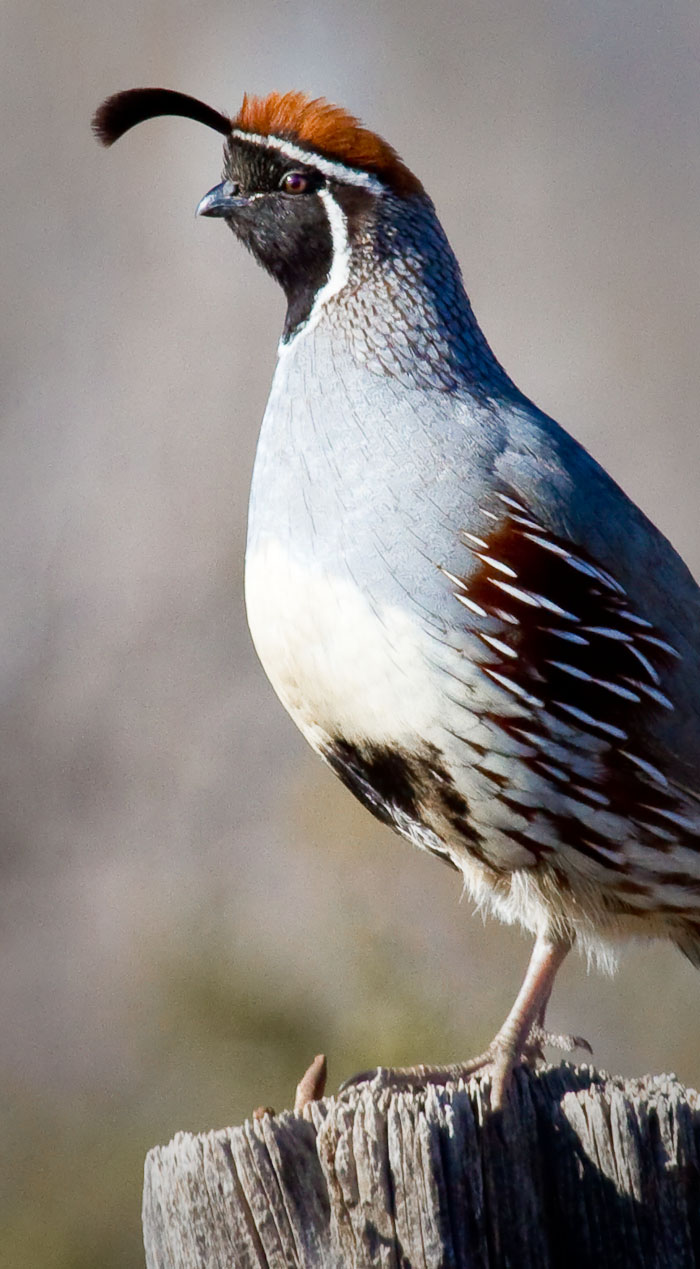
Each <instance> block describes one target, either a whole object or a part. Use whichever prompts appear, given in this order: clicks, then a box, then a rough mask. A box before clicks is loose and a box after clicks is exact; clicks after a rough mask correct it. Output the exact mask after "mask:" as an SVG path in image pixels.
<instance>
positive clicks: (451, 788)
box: [322, 737, 480, 869]
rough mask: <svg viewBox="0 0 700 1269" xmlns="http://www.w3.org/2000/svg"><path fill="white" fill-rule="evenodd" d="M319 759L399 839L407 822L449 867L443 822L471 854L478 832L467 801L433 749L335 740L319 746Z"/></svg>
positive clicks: (432, 747)
mask: <svg viewBox="0 0 700 1269" xmlns="http://www.w3.org/2000/svg"><path fill="white" fill-rule="evenodd" d="M322 752H323V756H324V758H325V759H326V761H327V762H328V763H329V765H330V766H331V767H332V768H333V770H334V771H335V773H336V775H337V776H338V777H339V778H340V779H341V780H342V782H343V784H344V785H345V786H346V787H347V788H348V789H350V792H351V793H354V795H355V797H356V798H358V799H359V800H360V802H362V803H363V805H364V806H366V807H367V809H368V810H369V811H371V812H372V814H373V815H375V816H376V817H377V819H379V820H381V821H382V822H383V823H384V824H389V825H391V827H392V828H396V829H398V830H399V832H401V833H403V834H404V836H407V835H409V834H408V833H407V827H408V822H409V821H410V824H411V825H413V826H415V828H416V829H417V830H418V832H419V834H420V831H421V830H424V832H425V841H424V844H425V847H426V849H427V850H430V851H431V852H432V853H433V854H434V855H437V856H438V857H439V858H440V859H444V860H445V861H446V862H447V863H448V864H450V866H451V867H452V868H455V869H456V868H457V864H456V863H455V862H454V860H453V858H452V857H451V854H450V850H449V846H448V845H447V843H445V845H444V847H443V846H442V843H441V842H440V837H439V829H438V824H439V822H440V821H443V822H444V821H447V823H448V824H449V825H450V826H451V829H452V833H451V834H450V836H453V835H457V836H458V837H459V838H461V839H462V842H463V843H464V845H465V846H466V847H467V849H468V850H469V851H470V852H474V849H475V847H478V843H479V840H480V839H479V834H478V833H477V832H476V830H475V829H474V827H473V826H472V824H471V823H470V820H469V805H468V803H467V799H466V798H465V797H464V796H463V795H462V794H461V793H459V792H458V790H457V789H456V788H455V785H454V780H453V779H452V776H451V775H450V774H449V772H447V771H446V770H445V769H444V767H443V766H442V763H441V758H442V755H441V754H440V752H439V750H437V749H436V748H435V747H434V746H432V745H431V746H425V752H421V753H411V754H409V753H406V752H405V751H404V750H401V749H398V748H396V749H393V748H391V747H389V746H388V745H362V746H360V745H353V744H350V743H349V742H348V741H347V740H343V739H341V738H340V737H338V738H336V739H334V740H332V741H331V742H330V743H329V744H328V745H326V746H324V749H323V751H322Z"/></svg>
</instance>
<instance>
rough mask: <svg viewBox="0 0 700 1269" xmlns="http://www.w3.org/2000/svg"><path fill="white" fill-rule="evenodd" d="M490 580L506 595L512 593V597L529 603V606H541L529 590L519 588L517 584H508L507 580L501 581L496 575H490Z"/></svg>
mask: <svg viewBox="0 0 700 1269" xmlns="http://www.w3.org/2000/svg"><path fill="white" fill-rule="evenodd" d="M490 580H491V582H492V583H493V585H494V586H498V589H499V590H504V591H505V592H506V595H512V596H513V599H520V600H521V601H522V602H523V603H524V604H529V605H530V607H531V608H541V607H542V605H541V603H540V601H539V599H536V598H535V596H534V595H531V594H530V593H529V591H526V590H520V588H519V587H518V586H509V585H508V582H501V581H499V580H498V578H497V577H492V578H491V579H490Z"/></svg>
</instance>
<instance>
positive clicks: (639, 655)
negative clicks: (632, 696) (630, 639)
mask: <svg viewBox="0 0 700 1269" xmlns="http://www.w3.org/2000/svg"><path fill="white" fill-rule="evenodd" d="M630 652H631V653H632V656H635V657H636V658H637V660H638V661H639V663H640V665H643V666H644V669H645V670H646V672H647V674H648V675H649V678H650V679H651V681H652V683H654V684H655V685H656V687H660V685H661V679H660V678H659V676H658V674H657V673H656V670H655V669H654V667H653V665H652V664H651V661H648V660H647V658H646V657H645V655H644V653H643V652H640V651H639V648H635V647H634V645H632V646H631V647H630Z"/></svg>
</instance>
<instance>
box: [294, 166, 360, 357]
mask: <svg viewBox="0 0 700 1269" xmlns="http://www.w3.org/2000/svg"><path fill="white" fill-rule="evenodd" d="M318 196H319V198H320V199H321V202H322V203H323V206H324V209H325V212H326V215H327V217H328V224H329V226H330V231H331V241H332V243H333V259H332V261H331V267H330V272H329V274H328V277H327V278H326V281H325V282H324V284H323V286H322V287H321V288H320V290H319V291H318V292H317V293H316V298H315V300H314V302H313V305H312V308H311V312H310V313H309V316H308V317H307V319H306V321H305V322H304V324H303V326H300V327H299V328H298V330H296V331H295V332H294V334H293V335H292V338H291V339H290V340H288V341H287V342H285V341H284V340H283V341H282V342H281V343H280V346H279V350H278V351H279V355H280V356H281V355H282V354H283V353H285V352H287V351H288V349H290V348H291V347H292V345H293V344H294V343H296V341H297V339H299V338H300V337H303V336H304V335H308V333H309V331H312V330H313V328H314V326H316V324H317V323H318V320H319V318H320V316H321V313H322V312H323V309H324V307H325V305H326V304H327V303H328V301H329V300H330V299H332V298H333V296H334V295H337V294H338V292H339V291H342V289H343V287H344V286H345V285H346V283H347V280H348V278H349V276H350V243H349V242H348V222H347V220H346V218H345V215H344V214H343V212H342V211H341V209H340V207H339V205H338V203H337V202H336V200H335V199H334V197H333V195H332V194H330V193H329V192H328V190H327V189H320V190H319V191H318Z"/></svg>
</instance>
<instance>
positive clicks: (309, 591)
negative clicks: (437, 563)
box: [246, 537, 441, 748]
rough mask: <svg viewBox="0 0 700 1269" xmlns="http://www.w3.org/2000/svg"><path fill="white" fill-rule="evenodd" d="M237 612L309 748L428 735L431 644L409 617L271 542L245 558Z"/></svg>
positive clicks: (433, 720) (435, 700) (410, 742)
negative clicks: (244, 616) (242, 604)
mask: <svg viewBox="0 0 700 1269" xmlns="http://www.w3.org/2000/svg"><path fill="white" fill-rule="evenodd" d="M246 606H247V610H248V622H249V625H250V630H251V634H252V637H253V642H254V644H255V647H256V650H257V653H258V656H259V657H260V660H261V662H262V665H263V667H264V669H265V672H266V674H267V676H268V678H269V679H270V682H271V683H272V686H273V687H274V689H275V691H276V693H277V695H278V696H279V698H280V700H281V701H282V704H283V705H284V706H285V708H286V709H287V710H288V712H289V713H290V714H291V716H292V718H293V719H294V721H295V722H296V723H297V725H298V726H299V728H300V729H301V731H302V732H303V733H304V735H305V736H306V738H307V739H308V740H309V741H310V743H311V744H312V745H313V746H314V747H315V748H321V747H322V746H323V745H324V744H325V743H326V742H327V741H328V740H330V739H333V738H335V737H343V738H344V739H345V740H346V741H348V742H349V743H351V744H362V743H366V742H368V741H371V742H372V743H374V744H391V745H394V746H397V745H398V746H415V744H416V741H417V740H426V739H430V738H433V737H434V734H435V731H436V728H437V727H439V714H440V706H441V701H440V697H439V691H438V688H437V686H436V685H434V684H433V683H432V681H431V676H430V673H429V663H428V660H427V658H428V657H429V656H430V655H431V647H430V644H431V639H430V636H429V635H428V634H426V632H425V631H424V630H423V629H421V626H420V623H419V622H418V621H417V620H416V618H415V617H413V616H412V615H411V613H410V612H408V611H407V610H405V609H401V608H399V607H397V606H395V605H391V604H379V603H377V602H376V601H373V600H372V599H370V598H369V597H367V596H366V595H365V594H363V592H362V591H361V590H360V588H359V587H358V586H357V585H356V584H355V583H354V582H353V581H352V580H351V579H350V578H349V577H347V576H345V577H343V576H340V575H334V574H332V573H329V572H326V571H322V570H321V569H320V568H318V567H314V565H313V564H301V563H299V562H298V561H295V560H294V559H292V558H291V557H290V555H289V553H288V551H287V550H286V549H285V546H284V544H283V543H282V542H281V541H280V540H279V539H275V538H271V537H265V538H263V539H262V541H258V543H257V544H256V546H255V548H254V549H253V550H252V551H251V552H250V553H249V556H248V558H247V560H246ZM432 654H433V655H435V654H434V651H433V653H432Z"/></svg>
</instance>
